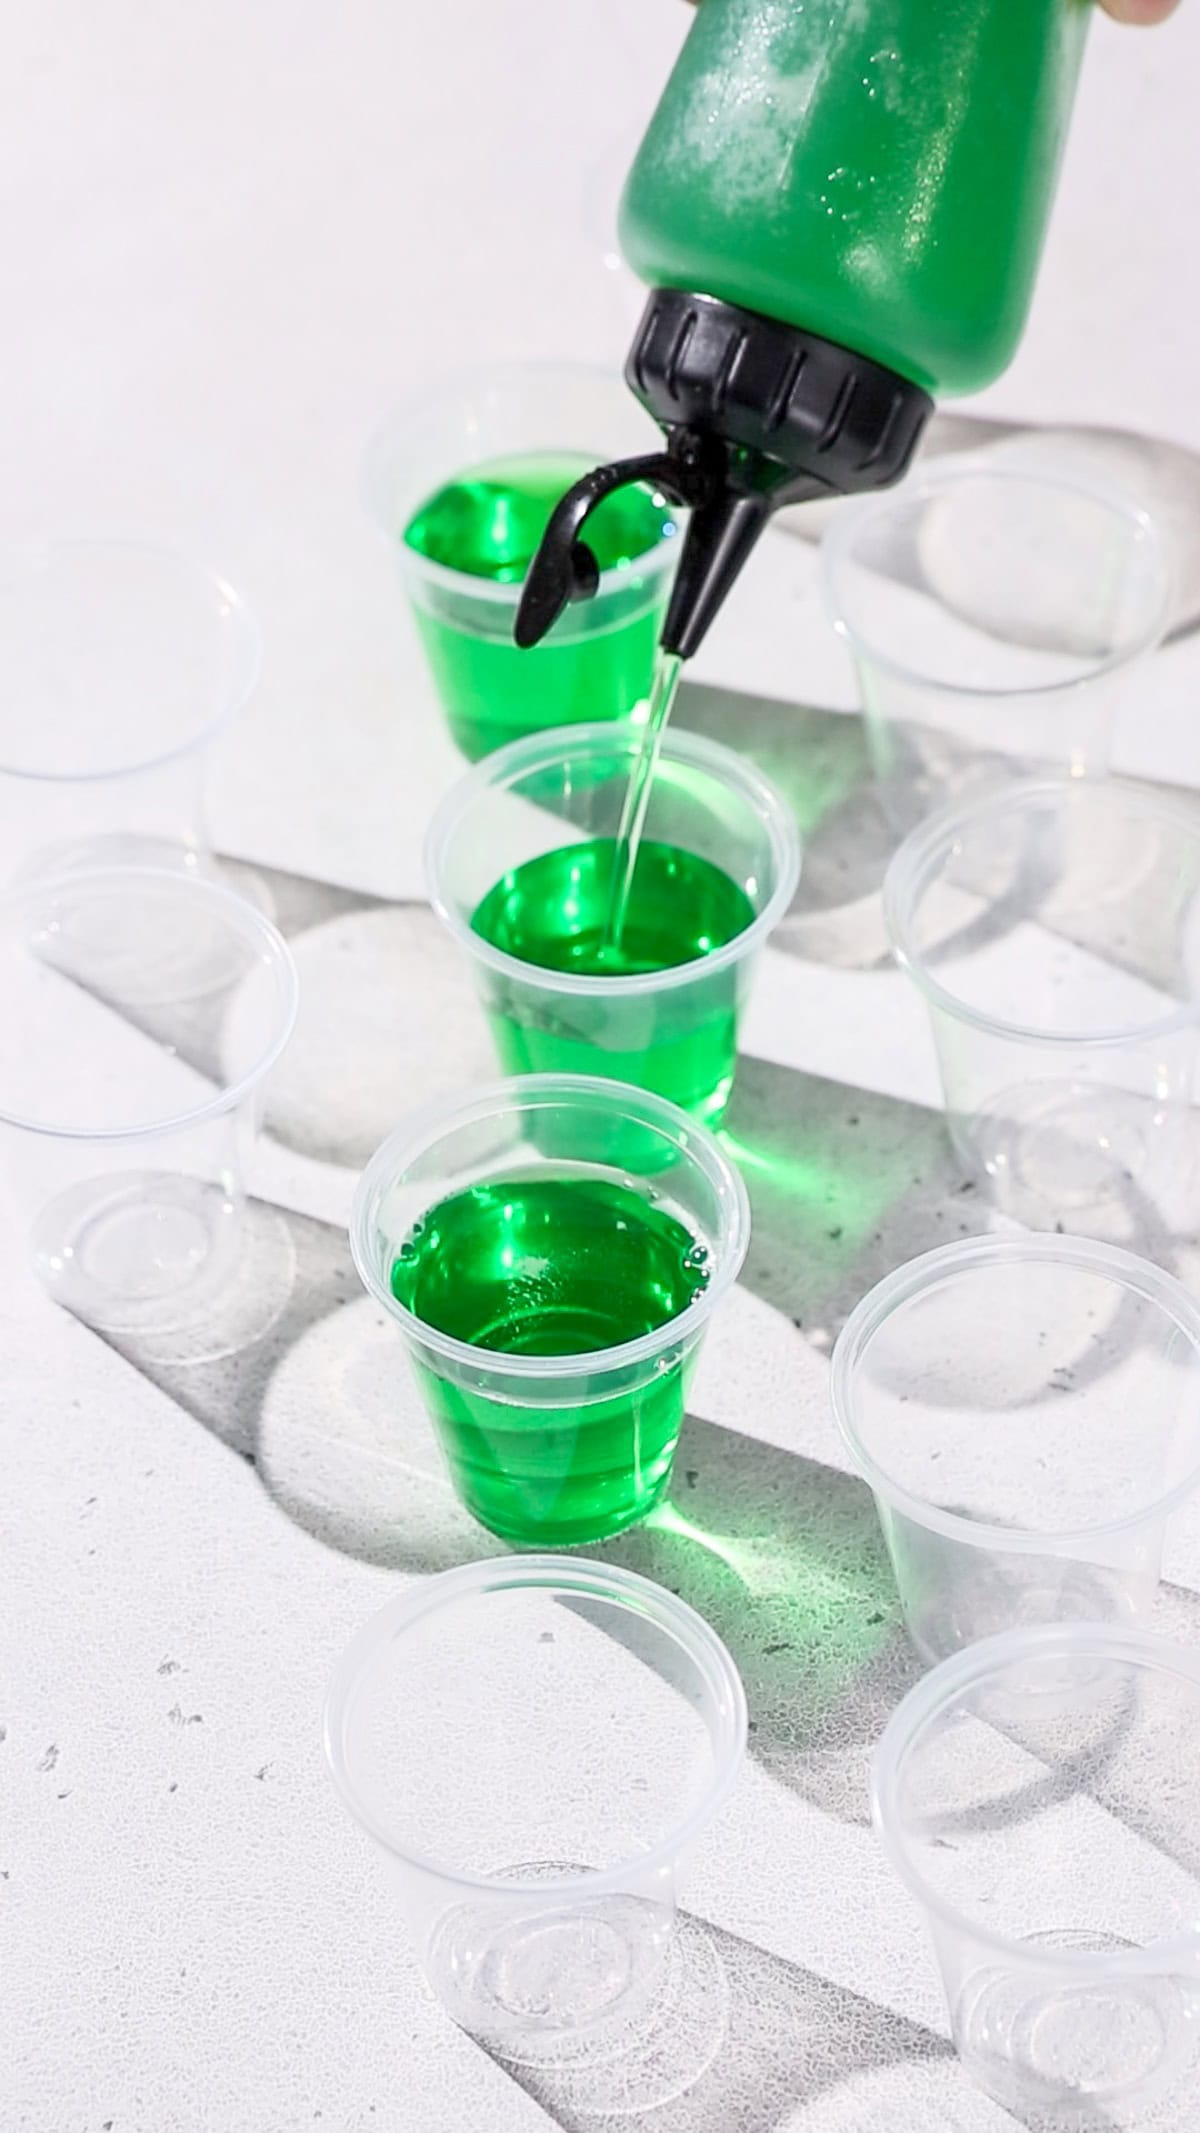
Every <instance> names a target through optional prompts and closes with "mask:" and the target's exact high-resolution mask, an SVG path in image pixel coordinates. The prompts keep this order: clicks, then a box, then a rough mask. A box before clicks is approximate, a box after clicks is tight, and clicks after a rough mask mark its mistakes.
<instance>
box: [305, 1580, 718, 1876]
mask: <svg viewBox="0 0 1200 2133" xmlns="http://www.w3.org/2000/svg"><path fill="white" fill-rule="evenodd" d="M511 1587H517V1588H521V1587H526V1588H540V1589H549V1590H558V1591H564V1592H568V1593H585V1594H586V1593H590V1594H592V1595H593V1596H595V1597H597V1598H600V1599H607V1598H611V1597H612V1595H613V1594H614V1593H615V1594H616V1595H617V1599H618V1604H619V1605H623V1606H625V1607H628V1608H632V1609H635V1610H636V1611H637V1612H639V1613H640V1614H642V1615H643V1616H644V1617H648V1618H649V1619H650V1620H652V1621H654V1622H655V1623H656V1625H657V1626H658V1627H659V1628H660V1629H662V1630H663V1631H664V1632H665V1633H666V1634H667V1635H668V1636H670V1637H672V1639H673V1641H674V1642H675V1644H676V1645H677V1646H678V1647H679V1648H681V1649H682V1650H684V1651H686V1652H687V1654H688V1656H689V1657H690V1658H691V1659H692V1660H693V1661H694V1663H695V1664H696V1665H697V1667H698V1668H699V1669H700V1671H701V1672H702V1673H703V1675H704V1678H705V1681H706V1684H707V1685H708V1687H709V1689H710V1691H711V1692H712V1695H713V1703H714V1706H715V1709H716V1715H717V1724H718V1727H719V1732H718V1731H714V1729H713V1727H712V1726H710V1728H709V1739H710V1741H711V1743H712V1755H713V1774H712V1781H711V1783H710V1784H709V1786H708V1787H707V1789H706V1791H705V1795H704V1797H703V1799H702V1800H701V1801H699V1802H698V1803H697V1804H696V1806H695V1807H694V1808H693V1810H692V1812H691V1814H690V1815H689V1816H688V1818H687V1820H686V1821H685V1822H684V1823H683V1824H682V1825H681V1826H680V1828H679V1829H678V1830H676V1831H674V1832H673V1833H672V1835H671V1836H670V1837H666V1838H663V1839H661V1840H660V1841H659V1843H657V1844H655V1845H653V1846H651V1847H650V1848H649V1849H648V1850H647V1851H645V1852H635V1853H632V1854H631V1855H630V1856H629V1857H628V1858H626V1859H624V1860H622V1861H621V1862H620V1864H619V1865H617V1866H611V1867H605V1868H604V1869H603V1870H601V1871H599V1872H597V1873H594V1874H586V1875H584V1874H580V1875H576V1876H573V1877H565V1878H563V1879H562V1880H558V1881H539V1882H537V1883H536V1884H533V1883H530V1882H527V1881H517V1880H511V1879H508V1878H501V1877H499V1876H496V1877H491V1876H487V1875H483V1874H471V1873H466V1872H463V1871H461V1870H456V1869H452V1868H449V1867H446V1866H444V1865H443V1864H442V1863H441V1861H440V1860H438V1859H436V1858H432V1857H430V1856H429V1855H428V1854H427V1853H424V1852H421V1851H418V1850H415V1849H412V1848H409V1847H407V1846H404V1845H402V1844H398V1843H397V1842H396V1840H395V1837H394V1836H393V1835H392V1834H391V1833H390V1832H389V1830H388V1829H387V1828H386V1827H385V1826H384V1825H383V1823H382V1822H381V1821H377V1820H376V1818H375V1816H374V1815H373V1814H372V1813H371V1811H370V1809H369V1808H368V1807H367V1806H366V1804H365V1802H363V1801H362V1800H361V1799H360V1797H359V1795H358V1792H357V1789H356V1787H355V1783H354V1780H353V1777H352V1774H351V1771H350V1769H349V1766H348V1761H347V1757H346V1753H345V1726H346V1721H347V1719H348V1717H349V1713H350V1708H351V1702H352V1698H353V1695H354V1691H355V1688H356V1686H357V1684H358V1682H359V1681H360V1680H361V1678H362V1673H363V1669H364V1666H365V1664H366V1663H367V1662H368V1660H369V1659H370V1657H371V1656H372V1655H373V1654H374V1653H375V1652H376V1650H377V1649H378V1648H379V1646H380V1644H381V1643H382V1642H383V1641H384V1640H385V1639H386V1640H387V1641H389V1642H390V1641H393V1640H394V1639H396V1638H397V1637H399V1636H401V1635H403V1634H404V1632H405V1631H407V1630H409V1629H412V1628H414V1627H415V1626H416V1624H417V1623H418V1622H420V1621H422V1620H423V1619H424V1618H425V1617H426V1616H428V1615H431V1614H434V1613H436V1612H438V1611H440V1610H441V1609H442V1608H443V1607H444V1606H446V1605H451V1606H452V1605H454V1604H456V1603H457V1602H458V1601H459V1600H461V1599H463V1598H465V1597H469V1596H472V1595H475V1594H485V1593H488V1592H495V1591H504V1590H505V1589H508V1588H511ZM323 1735H324V1746H325V1758H326V1763H327V1765H328V1768H329V1771H330V1775H331V1776H332V1779H333V1782H334V1785H335V1787H336V1789H337V1791H338V1793H339V1795H340V1797H341V1799H342V1802H343V1805H344V1806H345V1807H346V1808H347V1809H348V1810H349V1812H350V1814H351V1815H352V1816H353V1817H354V1819H355V1821H356V1822H358V1823H359V1825H360V1827H361V1828H363V1829H365V1830H366V1831H367V1833H368V1835H370V1836H371V1837H372V1838H373V1839H374V1840H375V1842H376V1843H377V1844H379V1845H380V1846H381V1847H382V1848H383V1850H384V1851H386V1852H388V1853H390V1854H391V1856H392V1857H393V1858H394V1859H397V1860H399V1861H400V1862H401V1863H402V1864H403V1865H405V1866H408V1867H412V1868H415V1869H417V1870H418V1871H420V1872H423V1873H426V1874H430V1875H433V1876H435V1877H436V1878H437V1879H438V1880H439V1881H440V1882H443V1883H444V1884H446V1885H447V1886H449V1887H451V1888H456V1889H467V1890H472V1891H477V1892H479V1893H480V1894H483V1895H493V1896H498V1897H506V1896H515V1895H519V1896H523V1897H529V1896H530V1895H531V1893H532V1894H534V1895H536V1898H537V1900H538V1901H539V1902H541V1901H543V1900H546V1901H549V1902H554V1901H557V1900H561V1899H562V1898H563V1897H573V1896H578V1895H581V1894H586V1895H587V1896H589V1897H592V1896H600V1895H605V1894H608V1893H609V1892H610V1891H612V1890H614V1889H620V1888H623V1887H625V1886H626V1885H627V1884H628V1882H629V1880H630V1878H631V1876H632V1875H637V1876H638V1877H641V1876H643V1875H647V1874H655V1873H659V1872H661V1871H662V1869H663V1868H664V1867H671V1866H674V1865H675V1863H676V1862H677V1861H678V1860H680V1859H681V1858H682V1857H683V1856H684V1855H685V1854H686V1852H687V1851H688V1849H689V1847H690V1846H691V1844H692V1843H694V1841H695V1839H696V1838H697V1837H698V1836H700V1835H701V1834H702V1832H703V1831H704V1830H705V1829H706V1828H707V1827H708V1825H709V1824H710V1823H711V1822H712V1820H713V1818H714V1816H715V1815H716V1814H717V1813H718V1811H719V1809H720V1808H721V1807H722V1806H723V1804H724V1802H725V1800H726V1799H727V1797H728V1795H729V1793H730V1792H731V1790H732V1788H733V1785H734V1782H735V1780H736V1778H737V1774H738V1770H739V1768H740V1765H741V1761H742V1756H743V1754H744V1751H745V1745H746V1735H747V1707H746V1692H745V1688H744V1686H743V1683H742V1678H741V1675H740V1674H739V1672H738V1669H737V1666H736V1665H735V1663H734V1660H733V1658H732V1656H731V1654H730V1652H729V1650H728V1649H727V1647H726V1645H725V1644H724V1642H723V1641H722V1639H721V1638H720V1637H719V1636H718V1635H717V1632H716V1631H715V1629H713V1628H712V1626H711V1624H710V1623H708V1622H706V1621H705V1619H704V1617H703V1615H701V1614H699V1613H698V1612H697V1610H696V1609H695V1608H694V1607H690V1606H689V1605H688V1603H687V1601H686V1600H682V1599H680V1598H679V1597H678V1595H676V1594H675V1593H670V1592H667V1591H666V1589H665V1588H664V1587H663V1586H661V1585H658V1584H656V1583H655V1582H654V1580H653V1579H651V1578H646V1577H642V1576H641V1575H640V1573H639V1572H637V1571H634V1570H626V1569H624V1568H622V1567H620V1566H618V1565H616V1564H609V1563H600V1562H590V1561H586V1560H581V1559H580V1558H578V1557H572V1556H569V1555H550V1554H529V1555H521V1554H518V1555H508V1556H496V1557H489V1558H488V1559H487V1560H485V1561H483V1562H478V1563H462V1564H459V1565H458V1567H457V1568H455V1569H453V1570H444V1571H441V1572H440V1573H438V1574H437V1575H436V1576H433V1577H429V1578H423V1579H421V1581H420V1582H419V1583H418V1584H414V1585H410V1586H409V1587H407V1588H406V1590H405V1591H403V1592H401V1593H398V1594H396V1595H395V1596H394V1597H393V1598H392V1599H391V1600H388V1601H387V1602H386V1603H385V1605H384V1606H383V1607H381V1608H379V1609H378V1610H377V1611H376V1613H375V1614H373V1615H372V1616H371V1617H370V1618H369V1620H368V1621H366V1622H365V1623H363V1624H362V1626H361V1627H360V1628H359V1629H358V1630H357V1631H356V1632H355V1634H354V1636H353V1637H352V1638H351V1639H350V1642H349V1643H348V1644H347V1645H346V1647H345V1649H344V1650H343V1651H342V1653H341V1655H340V1657H339V1658H338V1660H337V1662H336V1665H335V1667H334V1672H333V1677H332V1679H331V1681H330V1684H329V1689H328V1691H327V1694H326V1698H325V1709H324V1726H323Z"/></svg>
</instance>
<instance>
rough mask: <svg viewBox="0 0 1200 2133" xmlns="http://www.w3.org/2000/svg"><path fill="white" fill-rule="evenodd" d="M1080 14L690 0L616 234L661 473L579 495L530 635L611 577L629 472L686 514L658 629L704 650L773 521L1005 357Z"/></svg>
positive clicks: (560, 531)
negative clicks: (600, 510)
mask: <svg viewBox="0 0 1200 2133" xmlns="http://www.w3.org/2000/svg"><path fill="white" fill-rule="evenodd" d="M1090 13H1091V0H700V6H699V7H698V9H697V11H696V19H695V22H694V23H693V25H692V27H691V29H690V30H689V32H688V35H687V38H686V40H685V42H684V45H683V48H682V51H681V53H680V56H679V59H678V60H677V62H676V65H675V68H674V71H673V72H672V74H671V76H670V79H669V80H668V82H667V85H666V88H665V90H664V91H663V94H662V97H661V99H660V102H659V105H658V108H657V110H656V111H655V114H654V116H653V118H652V119H651V121H650V125H649V128H648V130H647V133H646V135H645V138H644V140H643V142H642V144H641V147H640V148H639V150H638V154H637V157H636V159H635V161H634V165H633V168H632V171H631V172H630V176H629V181H628V184H627V186H626V190H625V197H624V201H623V204H622V212H621V243H622V246H623V249H624V251H625V254H626V257H627V258H628V260H629V262H630V264H631V265H632V266H633V267H634V268H635V270H636V271H637V272H638V273H639V274H640V275H641V276H642V277H643V279H644V280H646V281H647V282H649V283H650V285H651V295H650V299H649V302H648V304H647V306H646V310H645V313H644V315H643V318H642V322H641V325H640V326H639V328H638V332H637V335H636V338H635V340H634V344H633V347H632V349H631V350H630V354H629V361H628V364H627V366H626V373H625V374H626V378H627V379H628V382H629V384H630V386H631V387H632V389H633V391H634V392H635V393H636V394H637V396H638V398H639V399H640V400H641V401H642V402H643V403H644V405H645V406H646V407H648V408H649V410H650V412H651V413H652V414H653V415H654V416H655V417H656V418H657V420H658V422H659V423H660V425H661V427H662V429H663V432H664V439H665V443H664V450H663V452H662V453H661V454H660V455H658V457H657V459H655V460H654V461H651V460H649V459H643V460H641V461H637V462H630V463H628V465H625V466H616V467H604V468H598V469H596V470H595V472H594V473H593V474H591V475H587V476H585V477H583V478H582V479H581V480H580V481H579V482H577V483H576V484H575V485H574V487H573V488H572V489H571V490H569V491H568V493H567V495H566V496H565V497H564V498H563V499H562V500H561V502H560V504H559V505H558V507H557V508H556V510H555V512H554V514H553V515H552V517H551V519H550V522H549V525H548V527H547V531H546V534H545V536H544V538H543V541H542V544H541V547H540V548H539V550H538V553H537V555H536V557H535V558H534V561H533V563H532V565H531V567H530V570H529V573H528V576H527V578H526V581H525V588H524V591H523V594H522V601H521V608H520V610H519V612H518V615H517V621H516V630H515V634H516V638H517V642H518V643H520V644H533V643H536V642H537V641H538V640H539V638H540V637H541V636H543V635H544V634H545V632H546V630H547V629H548V628H549V627H550V625H551V622H552V621H553V620H554V619H555V617H556V616H557V614H559V613H560V612H561V610H562V607H563V605H564V604H565V603H566V601H568V600H570V599H578V598H581V597H586V595H587V593H588V591H589V590H590V589H591V587H592V586H593V585H594V583H595V581H596V576H597V571H596V566H595V564H594V560H593V559H592V558H591V556H590V554H589V551H588V548H587V544H586V540H585V539H583V538H581V535H582V534H583V533H584V532H585V520H586V519H587V517H588V515H589V513H590V512H591V511H592V510H593V509H594V508H595V506H596V504H597V503H598V502H599V501H600V500H601V499H602V497H603V496H606V495H610V494H611V493H612V490H613V488H614V487H615V486H617V485H618V484H619V483H621V482H623V481H632V480H637V479H649V480H652V481H653V482H654V483H655V484H656V485H657V486H658V487H659V488H660V489H661V490H662V491H664V492H665V493H666V494H667V495H668V496H669V497H670V498H671V499H672V501H673V502H676V503H680V504H686V505H688V506H689V507H690V511H691V517H690V521H689V525H688V531H687V534H686V536H685V539H684V542H683V549H682V553H681V556H680V559H679V566H678V570H677V573H676V577H675V583H674V587H673V591H672V596H671V602H670V606H669V608H668V610H667V615H666V620H665V622H664V625H663V631H662V639H661V641H662V644H663V646H664V648H665V649H666V650H667V651H669V652H674V653H676V654H678V655H679V656H680V657H682V658H685V659H686V658H688V657H690V655H691V653H692V652H694V651H695V650H696V648H697V646H698V645H699V643H700V641H701V639H702V637H703V635H704V632H705V631H706V629H707V628H708V625H709V623H710V622H711V621H712V618H713V616H714V615H715V613H716V612H717V610H718V608H719V606H720V604H721V601H722V600H723V598H724V596H725V594H726V593H727V592H728V590H729V587H730V586H731V584H732V583H733V581H734V579H735V578H736V576H737V574H738V572H739V570H740V569H741V567H742V565H743V563H744V562H745V561H746V558H747V557H748V556H749V555H750V553H751V552H752V550H753V547H754V543H755V541H756V540H757V538H758V535H759V533H760V532H761V530H762V527H763V526H764V524H765V523H766V520H767V518H768V517H769V515H770V513H771V512H772V511H773V510H775V509H776V508H777V507H778V506H779V505H781V504H785V503H791V502H794V501H798V500H800V499H801V498H804V497H811V496H821V495H827V494H829V493H830V492H842V491H851V490H856V489H873V488H883V487H885V486H886V485H887V484H888V483H889V482H893V481H896V480H898V479H899V478H900V476H901V475H902V474H903V473H904V471H905V469H906V467H907V466H908V463H909V461H910V459H911V457H912V454H913V451H914V450H915V448H916V444H917V441H918V438H919V436H920V433H921V429H922V427H923V425H924V423H925V421H926V419H927V417H928V415H929V413H930V410H931V408H932V405H933V395H934V394H936V393H957V392H968V391H972V390H974V389H975V388H976V387H978V386H981V385H985V384H987V382H988V381H989V379H991V378H994V377H996V376H997V375H998V374H999V372H1000V371H1001V370H1003V368H1004V366H1005V364H1006V363H1007V362H1008V360H1009V358H1010V357H1011V355H1012V353H1013V350H1014V348H1015V347H1016V344H1017V341H1018V339H1019V338H1020V334H1021V329H1022V326H1023V325H1024V321H1025V315H1026V312H1027V310H1028V307H1029V301H1030V297H1031V295H1032V292H1033V284H1034V279H1035V276H1036V272H1037V265H1038V260H1039V257H1040V254H1041V249H1042V242H1043V238H1044V235H1045V229H1046V223H1047V219H1048V217H1049V212H1050V206H1051V202H1052V200H1053V196H1054V188H1055V182H1056V179H1057V176H1058V168H1059V162H1060V159H1061V154H1062V148H1063V143H1064V139H1065V135H1066V128H1067V121H1068V118H1069V115H1070V109H1071V102H1072V98H1073V96H1074V92H1075V85H1076V81H1077V78H1078V73H1079V64H1080V60H1081V58H1082V54H1083V45H1084V38H1085V35H1086V31H1087V22H1088V17H1089V15H1090Z"/></svg>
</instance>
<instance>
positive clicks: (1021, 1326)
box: [831, 1236, 1200, 1660]
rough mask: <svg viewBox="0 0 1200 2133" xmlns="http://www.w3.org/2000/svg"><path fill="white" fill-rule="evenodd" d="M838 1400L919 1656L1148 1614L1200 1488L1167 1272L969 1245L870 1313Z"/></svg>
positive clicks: (898, 1282)
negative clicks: (1175, 1533)
mask: <svg viewBox="0 0 1200 2133" xmlns="http://www.w3.org/2000/svg"><path fill="white" fill-rule="evenodd" d="M831 1389H832V1399H833V1408H834V1413H835V1415H836V1417H837V1421H838V1424H839V1427H840V1428H841V1431H842V1435H843V1437H844V1438H845V1441H846V1445H847V1448H848V1450H849V1452H850V1455H851V1457H852V1459H853V1461H854V1463H855V1465H856V1466H857V1467H858V1468H859V1470H860V1472H861V1473H863V1474H864V1475H865V1477H866V1479H867V1481H868V1482H869V1483H870V1485H871V1488H872V1490H873V1491H874V1494H875V1502H876V1505H877V1507H878V1511H879V1519H880V1524H881V1525H882V1527H883V1531H884V1535H885V1537H886V1540H887V1544H888V1550H889V1553H890V1555H891V1558H892V1567H893V1569H894V1571H895V1574H896V1584H897V1586H898V1588H899V1592H900V1599H901V1603H902V1605H903V1608H904V1614H905V1619H906V1621H907V1623H908V1628H909V1633H910V1635H911V1637H912V1639H913V1642H914V1644H915V1645H916V1646H917V1649H918V1650H919V1651H920V1652H921V1654H922V1655H923V1657H924V1658H926V1659H929V1660H934V1659H940V1658H944V1657H945V1655H946V1654H947V1653H948V1652H953V1651H956V1650H957V1649H958V1648H959V1646H960V1645H963V1644H968V1643H970V1642H972V1640H973V1639H975V1638H977V1637H984V1636H990V1635H992V1634H993V1633H995V1632H996V1631H998V1630H1000V1629H1009V1628H1014V1627H1015V1626H1016V1625H1017V1624H1018V1623H1036V1622H1058V1621H1066V1620H1078V1619H1082V1620H1086V1621H1109V1620H1117V1621H1120V1620H1122V1619H1128V1618H1129V1617H1131V1616H1136V1615H1139V1614H1144V1613H1146V1612H1147V1611H1148V1610H1149V1608H1150V1607H1151V1606H1152V1605H1153V1601H1154V1595H1155V1592H1156V1590H1157V1586H1158V1580H1159V1572H1160V1567H1161V1562H1162V1552H1163V1540H1164V1535H1165V1532H1166V1525H1167V1520H1168V1518H1169V1516H1170V1514H1171V1512H1172V1511H1173V1510H1175V1509H1176V1508H1177V1507H1178V1506H1179V1505H1180V1504H1181V1503H1183V1502H1184V1501H1185V1499H1186V1498H1187V1497H1188V1496H1189V1495H1191V1494H1192V1493H1193V1492H1194V1491H1195V1490H1196V1488H1197V1486H1200V1308H1198V1307H1197V1305H1196V1304H1195V1303H1193V1301H1192V1299H1191V1297H1190V1296H1189V1295H1188V1294H1187V1291H1186V1290H1185V1289H1183V1288H1182V1287H1181V1286H1180V1284H1179V1283H1178V1282H1177V1281H1174V1280H1172V1278H1171V1277H1170V1275H1169V1274H1164V1273H1162V1272H1161V1271H1160V1269H1159V1268H1158V1267H1155V1266H1152V1265H1151V1264H1150V1262H1149V1261H1148V1260H1145V1259H1138V1258H1135V1257H1134V1255H1133V1254H1132V1253H1131V1252H1124V1251H1119V1250H1117V1249H1116V1248H1115V1247H1114V1246H1112V1245H1106V1244H1099V1243H1094V1242H1091V1241H1089V1240H1088V1239H1085V1238H1077V1237H1032V1236H1029V1237H971V1238H965V1239H964V1240H963V1241H962V1242H961V1243H958V1244H950V1245H945V1246H943V1247H942V1249H941V1250H939V1251H935V1252H926V1253H925V1254H924V1256H923V1257H922V1258H920V1259H914V1260H912V1261H911V1262H910V1263H909V1264H908V1265H907V1266H902V1267H898V1268H897V1269H896V1271H895V1272H894V1273H892V1274H889V1275H888V1276H887V1277H886V1278H885V1279H884V1280H883V1281H881V1282H879V1283H878V1285H877V1286H876V1287H875V1288H873V1289H872V1290H871V1291H870V1292H869V1294H868V1295H866V1296H864V1297H863V1299H862V1302H861V1303H860V1304H859V1305H858V1306H857V1308H856V1309H855V1310H854V1311H853V1312H852V1313H851V1315H850V1317H849V1318H848V1319H847V1321H846V1324H845V1326H844V1327H843V1329H842V1332H841V1334H840V1335H839V1337H838V1340H837V1343H836V1346H835V1348H834V1351H833V1364H832V1387H831Z"/></svg>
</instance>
